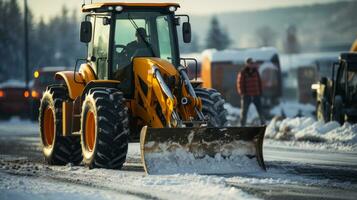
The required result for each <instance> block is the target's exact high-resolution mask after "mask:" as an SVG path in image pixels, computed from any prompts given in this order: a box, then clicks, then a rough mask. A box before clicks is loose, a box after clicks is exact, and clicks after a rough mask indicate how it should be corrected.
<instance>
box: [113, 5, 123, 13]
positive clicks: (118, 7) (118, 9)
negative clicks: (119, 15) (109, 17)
mask: <svg viewBox="0 0 357 200" xmlns="http://www.w3.org/2000/svg"><path fill="white" fill-rule="evenodd" d="M115 10H116V11H118V12H120V11H122V10H123V6H116V7H115Z"/></svg>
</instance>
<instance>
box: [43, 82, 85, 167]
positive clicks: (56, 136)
mask: <svg viewBox="0 0 357 200" xmlns="http://www.w3.org/2000/svg"><path fill="white" fill-rule="evenodd" d="M66 93H67V89H66V88H65V87H64V86H57V85H56V86H53V87H51V88H49V89H48V90H46V91H45V93H44V94H43V97H42V100H41V105H40V113H39V123H40V134H41V142H42V146H43V147H42V152H43V155H44V157H45V161H46V162H47V163H48V164H51V165H66V164H67V163H73V164H79V163H80V162H81V161H82V152H81V146H80V138H79V137H75V136H67V137H63V136H61V135H62V102H63V101H65V99H66Z"/></svg>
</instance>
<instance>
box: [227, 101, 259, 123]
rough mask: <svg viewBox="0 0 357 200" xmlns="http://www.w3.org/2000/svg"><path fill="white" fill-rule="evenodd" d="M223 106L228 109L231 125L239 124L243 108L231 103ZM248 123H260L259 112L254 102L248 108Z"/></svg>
mask: <svg viewBox="0 0 357 200" xmlns="http://www.w3.org/2000/svg"><path fill="white" fill-rule="evenodd" d="M223 107H224V109H226V110H227V120H228V122H229V125H231V126H237V125H239V123H240V122H239V120H240V112H241V109H240V108H237V107H234V106H232V105H231V104H229V103H225V104H224V105H223ZM247 123H248V124H259V116H258V112H257V109H256V108H255V106H254V105H253V104H250V105H249V108H248V114H247Z"/></svg>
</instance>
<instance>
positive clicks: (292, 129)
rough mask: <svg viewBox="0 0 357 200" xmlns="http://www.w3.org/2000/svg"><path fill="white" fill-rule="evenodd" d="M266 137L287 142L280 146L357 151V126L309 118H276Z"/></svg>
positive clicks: (270, 125) (269, 126) (269, 125)
mask: <svg viewBox="0 0 357 200" xmlns="http://www.w3.org/2000/svg"><path fill="white" fill-rule="evenodd" d="M265 137H266V138H270V139H273V140H278V141H285V142H280V143H279V144H280V145H286V146H295V147H300V148H303V149H306V148H309V149H326V150H342V151H357V124H354V125H352V124H349V123H345V124H343V125H340V124H339V123H338V122H335V121H332V122H328V123H323V122H320V121H316V120H314V119H313V118H309V117H297V118H286V119H282V118H279V117H276V118H273V120H272V121H271V122H270V123H269V124H268V126H267V130H266V132H265ZM272 142H274V141H270V143H272Z"/></svg>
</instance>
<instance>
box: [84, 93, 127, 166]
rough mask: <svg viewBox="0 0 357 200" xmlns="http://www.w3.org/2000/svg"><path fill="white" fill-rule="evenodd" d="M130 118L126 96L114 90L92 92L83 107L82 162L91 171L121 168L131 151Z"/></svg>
mask: <svg viewBox="0 0 357 200" xmlns="http://www.w3.org/2000/svg"><path fill="white" fill-rule="evenodd" d="M128 138H129V128H128V116H127V108H126V106H125V102H124V98H123V94H122V93H121V92H120V91H119V90H117V89H112V88H93V89H91V90H90V91H89V92H88V94H87V96H86V98H85V100H84V102H83V107H82V116H81V141H82V142H81V143H82V152H83V161H84V163H85V165H87V166H88V167H89V168H107V169H120V168H121V167H122V166H123V164H124V162H125V159H126V154H127V151H128Z"/></svg>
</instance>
